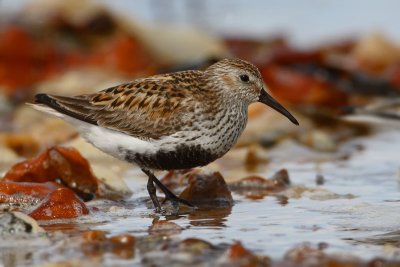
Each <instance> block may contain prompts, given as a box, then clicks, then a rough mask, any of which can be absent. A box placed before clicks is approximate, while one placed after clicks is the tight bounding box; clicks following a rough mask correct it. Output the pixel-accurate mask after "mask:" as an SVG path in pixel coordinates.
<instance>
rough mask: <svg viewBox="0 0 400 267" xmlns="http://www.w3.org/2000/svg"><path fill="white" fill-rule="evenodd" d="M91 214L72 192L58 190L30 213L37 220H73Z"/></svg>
mask: <svg viewBox="0 0 400 267" xmlns="http://www.w3.org/2000/svg"><path fill="white" fill-rule="evenodd" d="M86 214H89V210H88V208H87V207H86V205H85V203H83V202H82V201H81V200H80V199H79V198H78V197H77V196H76V195H75V194H74V192H73V191H72V190H70V189H68V188H58V189H57V190H55V191H54V192H52V193H50V194H49V195H48V196H47V198H46V199H44V200H43V202H42V203H41V204H40V205H39V207H37V208H36V209H34V210H33V211H32V212H30V213H29V216H31V217H32V218H34V219H36V220H54V219H72V218H77V217H79V216H82V215H86Z"/></svg>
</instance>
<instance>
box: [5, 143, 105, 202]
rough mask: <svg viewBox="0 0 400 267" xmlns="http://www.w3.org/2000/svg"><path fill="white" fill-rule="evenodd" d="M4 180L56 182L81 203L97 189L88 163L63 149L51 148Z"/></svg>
mask: <svg viewBox="0 0 400 267" xmlns="http://www.w3.org/2000/svg"><path fill="white" fill-rule="evenodd" d="M4 179H5V180H7V181H14V182H37V183H44V182H50V181H58V180H59V181H60V182H61V183H62V184H63V185H65V186H67V187H69V188H71V189H72V190H74V191H75V192H76V193H77V194H78V195H79V196H80V197H81V198H82V199H84V200H90V199H92V198H93V196H94V195H95V194H96V193H98V188H99V181H98V180H97V178H96V177H95V176H94V175H93V172H92V170H91V168H90V165H89V162H88V161H87V160H86V159H85V158H83V157H82V156H81V155H80V153H79V152H78V151H77V150H76V149H73V148H65V147H52V148H49V149H47V150H46V151H44V152H43V153H41V154H40V155H39V156H37V157H36V158H33V159H30V160H26V161H23V162H20V163H17V164H16V165H14V166H13V167H12V168H11V169H10V170H9V171H8V172H7V173H6V174H5V175H4Z"/></svg>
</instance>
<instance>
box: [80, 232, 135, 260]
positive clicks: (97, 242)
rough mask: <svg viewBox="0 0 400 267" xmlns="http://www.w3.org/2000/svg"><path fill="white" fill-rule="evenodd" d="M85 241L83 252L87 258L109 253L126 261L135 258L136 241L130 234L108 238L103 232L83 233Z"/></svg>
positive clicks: (82, 246)
mask: <svg viewBox="0 0 400 267" xmlns="http://www.w3.org/2000/svg"><path fill="white" fill-rule="evenodd" d="M83 239H84V242H83V243H82V244H81V250H82V252H83V253H84V254H85V255H87V256H102V255H103V254H105V253H107V252H111V253H113V254H114V255H117V256H119V257H121V258H124V259H130V258H133V257H134V256H135V243H136V239H135V237H134V236H132V235H129V234H121V235H116V236H112V237H106V233H105V232H103V231H99V230H91V231H87V232H85V233H83Z"/></svg>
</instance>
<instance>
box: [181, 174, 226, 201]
mask: <svg viewBox="0 0 400 267" xmlns="http://www.w3.org/2000/svg"><path fill="white" fill-rule="evenodd" d="M180 197H181V198H183V199H185V200H187V201H189V202H190V203H192V204H193V205H196V206H198V207H200V208H201V207H207V206H213V207H227V206H232V205H233V199H232V195H231V192H230V190H229V188H228V185H227V184H226V182H225V180H224V178H223V177H222V175H221V174H220V173H219V172H213V173H202V172H195V173H192V174H190V175H189V185H188V186H187V187H186V188H185V189H184V190H183V192H182V193H181V194H180Z"/></svg>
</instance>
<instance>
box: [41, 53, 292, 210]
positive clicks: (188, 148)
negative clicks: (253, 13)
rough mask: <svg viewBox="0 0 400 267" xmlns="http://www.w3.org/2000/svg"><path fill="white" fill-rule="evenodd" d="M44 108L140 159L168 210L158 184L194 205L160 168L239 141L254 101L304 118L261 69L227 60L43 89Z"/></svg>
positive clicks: (197, 161)
mask: <svg viewBox="0 0 400 267" xmlns="http://www.w3.org/2000/svg"><path fill="white" fill-rule="evenodd" d="M35 100H36V104H35V105H34V106H35V107H36V108H37V109H39V110H43V111H46V112H49V113H52V114H54V115H56V116H59V117H61V118H63V119H65V120H66V121H67V122H69V123H71V124H72V125H74V126H75V127H76V128H77V130H78V131H79V133H80V134H81V135H82V136H83V137H84V138H85V139H86V140H87V141H89V142H90V143H92V144H93V145H94V146H95V147H97V148H99V149H100V150H102V151H104V152H106V153H108V154H110V155H112V156H114V157H116V158H118V159H121V160H125V161H128V162H131V163H136V164H137V165H139V166H140V168H141V169H142V170H143V172H144V173H145V174H146V175H147V176H148V177H149V179H148V183H147V190H148V192H149V195H150V198H151V200H152V202H153V204H154V207H155V208H156V211H157V212H159V211H160V210H161V206H160V203H159V201H158V199H157V196H156V187H155V185H154V183H155V184H156V185H157V186H158V187H159V188H160V189H161V190H162V191H163V192H164V193H165V197H166V199H168V200H170V201H172V203H173V204H174V206H176V205H177V204H178V203H179V202H181V203H184V204H186V205H190V203H188V202H187V201H185V200H184V199H181V198H179V197H177V196H176V195H174V194H173V193H172V192H171V191H170V190H168V188H167V187H165V186H164V185H163V184H162V183H161V182H160V181H159V180H158V179H157V178H156V177H155V175H154V174H153V171H154V170H175V169H189V168H193V167H198V166H204V165H207V164H208V163H210V162H212V161H214V160H215V159H217V158H219V157H221V156H223V155H224V154H225V153H226V152H228V150H229V149H230V148H231V147H232V146H233V145H234V144H235V143H236V141H237V140H238V138H239V136H240V134H241V133H242V131H243V130H244V128H245V126H246V123H247V109H248V106H249V105H250V104H251V103H254V102H261V103H264V104H266V105H268V106H270V107H272V108H273V109H275V110H277V111H279V112H280V113H282V114H283V115H285V116H286V117H287V118H288V119H289V120H290V121H291V122H293V123H294V124H297V125H298V122H297V120H296V119H295V118H294V117H293V116H292V115H291V114H290V113H289V112H288V111H287V110H286V109H285V108H284V107H283V106H282V105H280V104H279V103H278V102H277V101H275V100H274V99H273V98H272V97H271V96H270V95H269V94H268V93H267V92H266V91H265V90H264V83H263V80H262V78H261V74H260V72H259V71H258V69H257V68H256V67H255V66H254V65H252V64H250V63H248V62H246V61H243V60H239V59H224V60H221V61H219V62H217V63H215V64H213V65H211V66H210V67H208V68H207V69H205V70H204V71H199V70H191V71H182V72H176V73H170V74H162V75H156V76H151V77H148V78H143V79H136V80H133V81H132V82H129V83H125V84H121V85H118V86H115V87H111V88H108V89H106V90H103V91H100V92H98V93H94V94H85V95H78V96H72V97H66V96H55V95H48V94H38V95H36V99H35Z"/></svg>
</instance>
